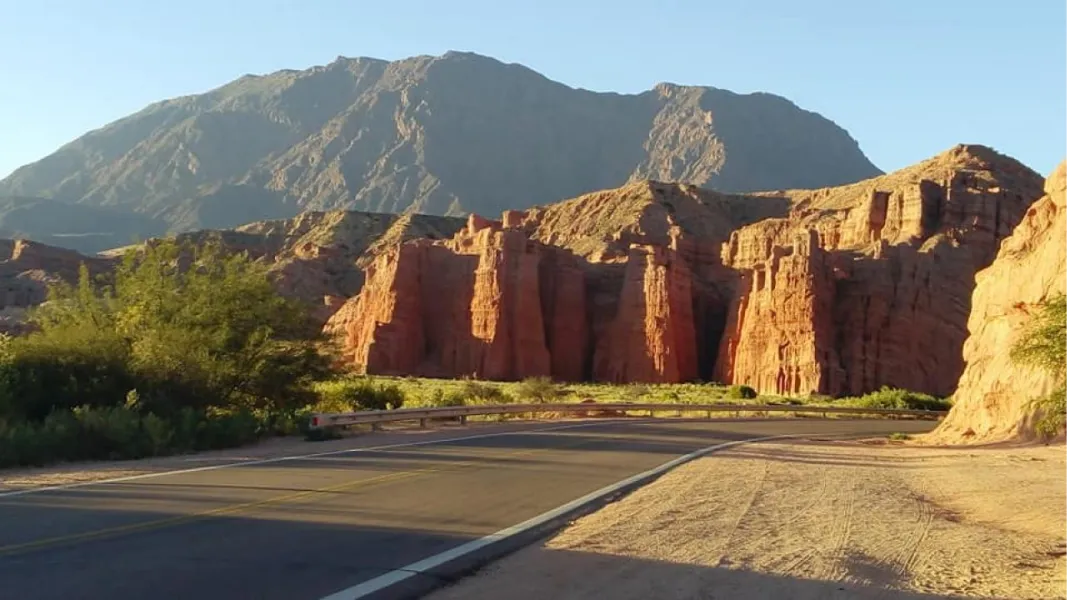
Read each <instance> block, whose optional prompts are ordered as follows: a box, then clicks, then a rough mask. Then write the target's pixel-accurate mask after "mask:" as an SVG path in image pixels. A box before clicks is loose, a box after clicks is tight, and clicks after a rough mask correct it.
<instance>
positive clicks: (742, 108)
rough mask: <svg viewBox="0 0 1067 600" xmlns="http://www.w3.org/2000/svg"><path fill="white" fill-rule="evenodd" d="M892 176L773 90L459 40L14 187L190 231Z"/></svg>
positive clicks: (214, 113)
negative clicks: (358, 214)
mask: <svg viewBox="0 0 1067 600" xmlns="http://www.w3.org/2000/svg"><path fill="white" fill-rule="evenodd" d="M880 173H881V171H880V170H879V169H877V167H875V166H874V165H873V164H872V163H871V162H870V161H869V160H868V159H867V158H866V157H865V156H864V155H863V153H862V151H861V150H860V148H859V144H858V143H857V142H856V140H855V139H853V138H852V137H851V136H850V135H849V134H848V132H847V131H845V130H844V129H843V128H841V127H840V126H838V125H837V124H836V123H834V122H833V121H831V120H830V119H827V118H826V117H824V116H822V115H819V114H818V113H815V112H812V111H807V110H804V109H802V108H800V107H798V106H797V105H796V104H795V103H793V102H792V101H790V100H788V99H786V98H783V97H781V96H777V95H775V94H771V93H767V92H756V93H751V94H736V93H734V92H730V91H728V90H721V89H718V88H714V87H710V86H681V85H676V84H672V83H667V82H662V83H659V84H657V85H656V86H654V87H653V88H652V89H650V90H646V91H643V92H640V93H635V94H620V93H614V92H611V93H606V92H595V91H589V90H584V89H581V88H573V87H570V86H568V85H566V84H563V83H560V82H557V81H554V80H551V79H549V78H548V77H545V76H544V75H542V74H540V73H537V72H536V71H534V70H532V69H530V68H528V67H525V66H523V65H521V64H518V63H503V62H501V61H499V60H496V59H493V58H490V57H485V56H481V55H478V54H474V53H469V52H449V53H446V54H444V55H442V56H418V57H411V58H407V59H402V60H398V61H384V60H380V59H373V58H367V57H357V58H354V59H353V58H344V57H342V58H339V59H335V60H334V61H333V62H331V63H328V64H326V65H319V66H315V67H312V68H309V69H305V70H294V69H287V70H282V71H276V72H274V73H270V74H265V75H246V76H243V77H240V78H238V79H236V80H234V81H231V82H229V83H226V84H224V85H221V86H218V87H216V88H214V89H212V90H209V91H207V92H205V93H202V94H191V95H185V96H180V97H176V98H171V99H167V100H162V101H159V102H155V103H152V104H150V105H148V106H146V107H145V108H144V109H142V110H140V111H138V112H136V113H134V114H132V115H129V116H127V117H123V118H122V119H118V120H117V121H114V122H112V123H109V124H107V125H105V126H103V127H100V128H97V129H95V130H92V131H90V132H87V133H86V134H85V135H83V136H81V137H79V138H77V139H75V140H73V141H71V142H69V143H67V144H65V145H63V146H62V147H60V148H59V149H58V150H57V151H55V152H54V153H52V154H50V155H49V156H46V157H45V158H43V159H41V160H40V161H37V162H35V163H31V164H29V165H24V166H23V167H20V168H19V169H16V170H15V171H14V172H13V173H12V174H11V175H9V176H8V177H7V178H5V179H3V180H0V196H29V197H40V198H48V199H56V200H61V201H64V202H68V203H72V204H78V205H83V206H91V207H109V208H113V209H116V210H121V211H124V212H129V213H136V214H138V215H141V216H142V217H146V218H148V219H151V220H152V221H157V222H159V223H162V224H163V226H164V227H165V228H166V230H167V231H168V232H182V231H189V230H194V229H202V228H228V227H235V226H238V225H240V224H243V223H248V222H250V221H258V220H264V219H273V218H289V217H293V216H295V215H296V214H299V213H300V212H303V211H306V210H317V211H329V210H360V211H371V212H391V213H404V212H416V213H425V214H433V215H454V216H463V215H466V214H470V213H482V214H493V213H499V212H501V211H502V210H505V209H524V208H527V207H529V206H532V205H535V204H544V203H548V202H554V201H557V200H560V199H563V198H573V197H575V196H579V195H581V194H583V193H587V192H592V191H596V190H599V189H608V188H613V187H617V186H620V185H623V184H624V183H626V182H627V181H631V180H638V179H656V180H664V181H678V182H682V183H688V184H692V185H697V186H701V187H711V188H714V189H716V190H719V191H724V192H748V191H757V190H760V189H777V188H782V187H792V188H797V187H827V186H832V185H839V184H843V183H850V182H853V181H857V180H860V179H864V178H867V177H871V176H875V175H878V174H880ZM46 233H50V232H46ZM122 233H124V234H128V233H131V232H122ZM132 233H140V232H132ZM125 237H129V235H125ZM142 237H147V236H146V235H143V236H142Z"/></svg>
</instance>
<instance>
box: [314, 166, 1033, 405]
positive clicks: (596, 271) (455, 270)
mask: <svg viewBox="0 0 1067 600" xmlns="http://www.w3.org/2000/svg"><path fill="white" fill-rule="evenodd" d="M1040 189H1041V178H1040V176H1039V175H1038V174H1036V173H1034V172H1033V171H1031V170H1030V169H1028V168H1027V167H1025V166H1023V165H1022V164H1020V163H1018V162H1017V161H1014V160H1012V159H1010V158H1007V157H1004V156H1001V155H999V154H997V153H995V152H993V151H992V150H990V149H988V148H984V147H981V146H958V147H956V148H953V149H952V150H950V151H948V152H945V153H943V154H941V155H939V156H937V157H934V158H932V159H930V160H928V161H924V162H923V163H920V164H918V165H916V166H914V167H910V168H908V169H904V170H901V171H898V172H896V173H892V174H889V175H886V176H882V177H876V178H873V179H869V180H865V181H862V182H859V183H856V184H853V185H848V186H842V187H838V188H828V189H820V190H807V191H783V192H778V193H775V194H756V195H747V196H745V195H724V194H719V193H715V192H709V191H706V190H701V189H698V188H694V187H691V186H685V185H677V184H664V183H658V182H654V181H641V182H635V183H632V184H630V185H627V186H625V187H623V188H619V189H616V190H607V191H602V192H597V193H593V194H589V195H586V196H582V197H579V198H576V199H574V200H571V201H567V202H563V203H559V204H555V205H550V206H545V207H536V208H533V209H531V210H529V211H525V212H522V211H508V212H505V213H504V214H503V216H502V218H501V220H500V221H488V220H486V219H482V218H480V217H471V219H470V220H469V222H468V226H467V227H466V228H465V229H463V230H461V231H460V232H459V233H458V234H457V235H456V236H455V237H454V238H453V239H451V240H437V241H430V240H413V241H411V242H408V243H405V244H401V245H399V246H396V247H394V248H392V249H390V250H389V251H387V252H385V253H384V254H382V255H380V256H379V257H377V258H376V259H375V261H374V262H372V264H371V266H370V267H369V268H368V270H367V283H366V286H365V287H364V288H363V289H362V291H361V292H360V294H359V295H358V296H356V297H354V298H352V299H350V300H349V301H348V303H347V304H346V306H345V307H344V308H343V309H342V310H341V311H340V312H339V313H338V314H336V315H335V316H334V317H333V318H332V319H331V321H330V323H329V325H328V328H329V330H330V331H333V332H337V333H338V334H339V335H342V334H343V335H342V336H343V338H344V339H345V343H346V346H347V349H348V356H349V359H350V360H351V361H352V362H353V363H354V364H355V365H357V366H358V367H359V368H361V369H364V370H367V371H368V372H378V373H420V374H426V375H439V376H460V375H477V376H480V377H484V378H504V379H512V378H520V377H526V376H530V375H552V376H554V377H557V378H560V379H595V380H605V381H616V382H626V381H684V380H694V379H705V380H707V379H712V378H714V379H716V380H719V381H724V382H734V383H747V384H750V385H753V386H755V387H757V388H758V389H760V390H761V391H764V392H771V393H779V394H786V395H791V394H808V393H825V394H834V395H839V394H846V393H861V392H865V391H869V390H871V389H877V388H878V387H880V386H882V385H893V386H899V387H906V388H909V389H916V390H921V391H926V392H930V393H936V394H942V395H945V394H948V393H951V391H952V389H954V387H955V383H956V380H957V378H958V376H959V373H960V372H961V370H962V366H963V365H962V361H961V360H960V358H959V354H960V349H961V347H962V344H963V340H964V338H965V336H966V322H967V315H968V313H969V308H970V295H971V292H972V290H973V287H974V274H975V272H976V271H977V270H979V269H981V268H983V267H985V266H987V265H988V264H989V263H990V262H991V261H992V259H993V256H994V255H995V253H996V249H997V246H998V245H999V243H1000V240H1002V239H1003V238H1005V237H1007V236H1008V235H1009V234H1010V232H1011V230H1012V228H1013V227H1014V226H1015V225H1016V224H1017V223H1018V222H1019V220H1020V219H1021V218H1022V216H1023V214H1024V213H1025V211H1026V209H1027V207H1028V206H1029V205H1030V203H1031V202H1032V201H1033V200H1034V199H1035V198H1036V197H1037V196H1038V195H1039V193H1040Z"/></svg>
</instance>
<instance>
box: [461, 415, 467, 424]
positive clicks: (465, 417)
mask: <svg viewBox="0 0 1067 600" xmlns="http://www.w3.org/2000/svg"><path fill="white" fill-rule="evenodd" d="M459 424H460V425H466V424H467V415H460V416H459Z"/></svg>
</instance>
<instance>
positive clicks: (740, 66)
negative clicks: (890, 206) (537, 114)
mask: <svg viewBox="0 0 1067 600" xmlns="http://www.w3.org/2000/svg"><path fill="white" fill-rule="evenodd" d="M519 4H521V6H518V5H519ZM1065 18H1067V17H1065V3H1064V0H1013V1H1009V2H1003V1H992V0H806V1H801V2H796V1H787V0H735V1H730V2H726V1H719V0H704V1H700V0H691V1H681V0H660V1H659V2H651V1H646V2H635V1H632V0H615V1H583V0H569V1H557V0H540V1H538V2H536V3H535V2H533V1H530V2H522V3H518V2H502V1H500V0H477V1H475V0H467V1H461V0H451V1H448V2H443V1H440V0H436V1H430V0H425V1H424V0H407V1H404V0H400V1H396V2H394V1H387V0H374V1H371V0H349V1H341V0H255V1H253V0H210V1H205V0H184V1H182V2H149V1H145V0H137V1H136V2H133V1H129V0H102V1H98V2H85V1H83V0H32V1H31V0H0V177H2V176H4V175H6V174H7V173H8V172H10V171H11V170H13V169H14V168H16V167H17V166H20V165H22V164H24V163H27V162H31V161H34V160H37V159H39V158H41V157H43V156H45V155H46V154H48V153H50V152H52V151H53V150H55V149H56V148H58V147H59V146H60V145H61V144H64V143H66V142H68V141H70V140H72V139H74V138H76V137H77V136H79V135H81V134H82V133H84V132H86V131H88V130H90V129H93V128H96V127H99V126H102V125H104V124H106V123H108V122H110V121H113V120H115V119H117V118H119V117H122V116H124V115H126V114H129V113H132V112H134V111H136V110H139V109H141V108H142V107H144V106H145V105H146V104H149V103H151V102H154V101H157V100H161V99H164V98H169V97H173V96H178V95H184V94H190V93H198V92H203V91H206V90H208V89H211V88H213V87H216V86H219V85H221V84H223V83H225V82H227V81H229V80H231V79H234V78H236V77H239V76H241V75H243V74H246V73H267V72H271V71H275V70H278V69H283V68H298V69H303V68H307V67H310V66H312V65H316V64H324V63H327V62H329V61H331V60H333V59H334V58H335V57H337V56H338V55H343V56H373V57H377V58H385V59H397V58H403V57H407V56H412V55H418V54H434V55H436V54H441V53H444V52H445V51H447V50H464V51H471V52H477V53H480V54H486V55H489V56H493V57H496V58H498V59H501V60H503V61H505V62H519V63H523V64H525V65H527V66H529V67H531V68H533V69H535V70H537V71H539V72H541V73H543V74H545V75H546V76H548V77H550V78H552V79H555V80H557V81H561V82H563V83H566V84H568V85H571V86H574V87H583V88H587V89H592V90H598V91H606V90H610V91H618V92H637V91H641V90H644V89H647V88H649V87H651V86H652V85H654V84H655V83H657V82H660V81H669V82H673V83H680V84H700V85H711V86H715V87H720V88H726V89H730V90H734V91H738V92H750V91H769V92H773V93H776V94H780V95H782V96H785V97H787V98H789V99H791V100H793V101H794V102H796V103H797V104H798V105H800V106H801V107H803V108H806V109H809V110H814V111H817V112H819V113H822V114H823V115H825V116H827V117H829V118H830V119H833V120H834V121H835V122H837V123H838V124H839V125H841V126H843V127H844V128H846V129H847V130H848V131H849V132H850V133H851V134H852V135H853V137H855V138H856V139H857V140H858V141H859V143H860V147H861V148H862V149H863V150H864V152H866V153H867V155H868V156H869V157H870V158H871V160H872V161H873V162H874V163H875V164H876V165H878V166H879V167H881V168H882V169H884V170H887V171H888V170H893V169H896V168H899V167H903V166H906V165H908V164H911V163H914V162H916V161H919V160H921V159H923V158H926V157H928V156H931V155H933V154H936V153H938V152H940V151H942V150H945V149H947V148H949V147H951V146H952V145H953V144H956V143H960V142H967V143H981V144H986V145H990V146H992V147H994V148H996V149H997V150H999V151H1001V152H1005V153H1007V154H1010V155H1012V156H1014V157H1016V158H1018V159H1020V160H1022V161H1023V162H1025V163H1026V164H1028V165H1029V166H1031V167H1033V168H1035V169H1037V170H1038V171H1041V172H1042V173H1047V172H1049V171H1050V170H1051V169H1052V168H1053V167H1054V166H1055V164H1056V163H1057V162H1059V161H1060V160H1062V159H1063V158H1064V155H1065V152H1067V151H1065V129H1067V121H1065V110H1067V107H1065V87H1067V81H1065V72H1067V60H1065V55H1067V51H1065V31H1067V25H1065Z"/></svg>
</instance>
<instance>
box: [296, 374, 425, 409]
mask: <svg viewBox="0 0 1067 600" xmlns="http://www.w3.org/2000/svg"><path fill="white" fill-rule="evenodd" d="M316 392H317V393H318V398H319V400H318V402H317V403H316V404H315V408H316V410H318V411H319V412H348V411H352V410H394V409H397V408H400V407H401V406H403V405H404V401H405V400H406V398H405V396H404V392H403V390H401V389H400V387H399V386H397V385H396V384H389V385H380V386H376V385H374V382H373V381H371V380H370V379H367V378H363V377H349V378H343V379H335V380H332V381H327V382H323V383H320V384H319V385H318V386H316Z"/></svg>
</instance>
